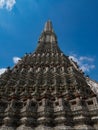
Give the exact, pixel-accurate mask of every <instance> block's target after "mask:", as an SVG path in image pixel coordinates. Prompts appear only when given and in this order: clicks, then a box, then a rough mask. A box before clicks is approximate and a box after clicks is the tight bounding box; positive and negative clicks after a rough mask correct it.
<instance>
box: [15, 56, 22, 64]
mask: <svg viewBox="0 0 98 130" xmlns="http://www.w3.org/2000/svg"><path fill="white" fill-rule="evenodd" d="M19 60H21V58H19V57H13V62H14V64H17V63H18V61H19Z"/></svg>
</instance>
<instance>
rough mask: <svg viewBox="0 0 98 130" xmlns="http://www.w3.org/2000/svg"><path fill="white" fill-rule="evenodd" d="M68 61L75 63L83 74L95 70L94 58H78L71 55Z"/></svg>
mask: <svg viewBox="0 0 98 130" xmlns="http://www.w3.org/2000/svg"><path fill="white" fill-rule="evenodd" d="M69 59H72V60H73V61H75V62H77V64H78V65H79V67H80V69H82V71H84V72H89V71H90V70H92V69H94V68H95V65H94V64H93V62H94V58H92V57H86V56H80V57H78V56H77V55H74V54H73V55H71V56H69Z"/></svg>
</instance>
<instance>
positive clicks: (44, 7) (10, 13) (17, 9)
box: [0, 0, 98, 81]
mask: <svg viewBox="0 0 98 130" xmlns="http://www.w3.org/2000/svg"><path fill="white" fill-rule="evenodd" d="M48 19H50V20H51V21H52V23H53V27H54V30H55V32H56V34H57V37H58V44H59V47H60V48H61V50H62V51H63V52H64V54H66V55H69V56H70V57H71V58H73V59H74V60H75V61H77V62H78V64H79V66H80V68H81V69H83V70H84V71H85V73H86V74H88V75H90V77H91V78H93V79H95V80H97V81H98V76H97V75H98V58H97V57H98V51H97V50H98V0H16V1H15V0H0V71H3V69H5V68H6V67H7V66H11V67H12V66H14V64H15V63H16V62H17V59H18V58H21V57H23V56H24V54H25V53H26V52H27V53H29V52H33V51H34V50H35V48H36V47H37V41H38V38H39V36H40V34H41V32H42V30H43V27H44V24H45V22H46V21H47V20H48Z"/></svg>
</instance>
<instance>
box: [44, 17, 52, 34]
mask: <svg viewBox="0 0 98 130" xmlns="http://www.w3.org/2000/svg"><path fill="white" fill-rule="evenodd" d="M44 31H45V32H53V27H52V22H51V21H50V20H48V21H47V22H46V23H45V27H44Z"/></svg>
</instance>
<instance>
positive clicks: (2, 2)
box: [0, 0, 16, 11]
mask: <svg viewBox="0 0 98 130" xmlns="http://www.w3.org/2000/svg"><path fill="white" fill-rule="evenodd" d="M15 3H16V0H0V8H1V9H3V8H5V9H7V10H9V11H10V10H12V8H13V6H14V5H15Z"/></svg>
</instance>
